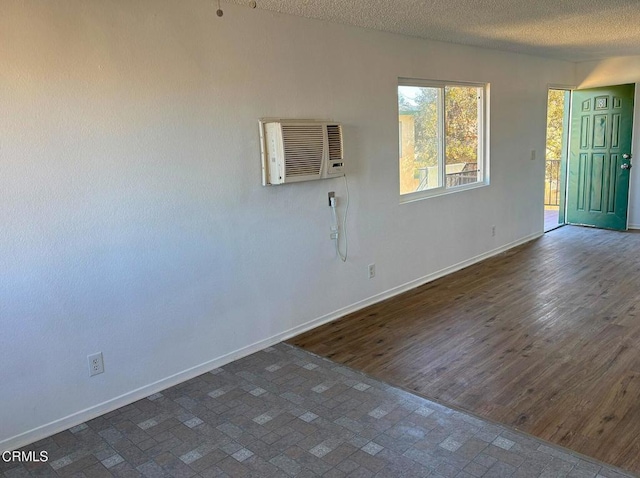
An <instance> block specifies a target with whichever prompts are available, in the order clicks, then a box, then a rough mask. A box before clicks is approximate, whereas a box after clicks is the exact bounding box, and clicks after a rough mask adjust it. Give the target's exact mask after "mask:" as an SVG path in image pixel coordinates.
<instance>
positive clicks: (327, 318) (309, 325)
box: [280, 232, 544, 341]
mask: <svg viewBox="0 0 640 478" xmlns="http://www.w3.org/2000/svg"><path fill="white" fill-rule="evenodd" d="M543 235H544V234H543V233H541V232H538V233H535V234H531V235H529V236H526V237H524V238H522V239H520V240H518V241H514V242H511V243H509V244H505V245H504V246H501V247H499V248H497V249H493V250H491V251H488V252H485V253H483V254H480V255H478V256H475V257H472V258H471V259H467V260H465V261H462V262H458V263H457V264H454V265H452V266H449V267H445V268H444V269H440V270H439V271H437V272H434V273H432V274H427V275H426V276H423V277H419V278H417V279H414V280H412V281H409V282H407V283H405V284H402V285H399V286H397V287H394V288H392V289H389V290H387V291H385V292H381V293H379V294H376V295H374V296H372V297H369V298H367V299H364V300H361V301H359V302H356V303H354V304H352V305H348V306H347V307H343V308H342V309H338V310H336V311H335V312H331V313H330V314H327V315H324V316H322V317H318V318H317V319H313V320H311V321H309V322H306V323H304V324H302V325H299V326H297V327H294V328H293V329H290V330H288V331H286V332H283V333H282V334H280V336H281V339H280V341H282V340H287V339H290V338H291V337H295V336H296V335H300V334H302V333H304V332H308V331H309V330H311V329H314V328H316V327H319V326H320V325H323V324H326V323H328V322H331V321H333V320H336V319H339V318H340V317H343V316H345V315H348V314H351V313H353V312H357V311H358V310H360V309H364V308H365V307H369V306H370V305H373V304H376V303H378V302H382V301H383V300H386V299H389V298H390V297H393V296H395V295H398V294H402V293H403V292H406V291H408V290H411V289H415V288H416V287H420V286H421V285H424V284H426V283H428V282H432V281H434V280H436V279H439V278H441V277H444V276H446V275H448V274H451V273H453V272H456V271H459V270H460V269H464V268H465V267H469V266H471V265H473V264H476V263H478V262H480V261H483V260H485V259H488V258H489V257H493V256H495V255H498V254H500V253H502V252H505V251H508V250H509V249H513V248H514V247H517V246H519V245H521V244H524V243H526V242H529V241H533V240H534V239H538V238H539V237H542V236H543Z"/></svg>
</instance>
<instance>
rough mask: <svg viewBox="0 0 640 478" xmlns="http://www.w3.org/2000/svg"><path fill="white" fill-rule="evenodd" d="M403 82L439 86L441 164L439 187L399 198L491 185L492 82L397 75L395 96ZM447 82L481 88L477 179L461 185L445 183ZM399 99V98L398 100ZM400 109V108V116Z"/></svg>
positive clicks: (439, 161) (403, 201) (413, 84)
mask: <svg viewBox="0 0 640 478" xmlns="http://www.w3.org/2000/svg"><path fill="white" fill-rule="evenodd" d="M400 86H416V87H423V88H438V89H440V90H441V91H440V92H439V93H438V166H439V168H438V169H439V171H440V177H439V178H438V184H439V186H438V187H435V188H430V189H425V190H423V191H415V192H411V193H406V194H399V196H400V202H401V203H405V202H412V201H416V200H420V199H424V198H429V197H434V196H442V195H445V194H451V193H455V192H460V191H467V190H469V189H477V188H481V187H484V186H488V185H489V83H475V82H473V83H472V82H463V81H442V80H425V79H417V78H398V85H397V87H396V98H397V96H398V87H400ZM446 86H462V87H475V88H480V91H481V95H480V98H479V101H478V109H480V110H481V111H480V114H479V115H478V118H479V121H478V123H479V124H478V138H479V140H478V170H479V171H478V176H479V179H478V181H476V182H474V183H470V184H463V185H460V186H452V187H447V185H446V183H447V181H446V165H445V150H446V145H445V114H444V108H445V100H444V94H443V93H444V88H445V87H446ZM396 103H397V101H396ZM399 114H400V112H399V111H398V116H399ZM398 141H399V144H402V138H401V137H399V138H398ZM397 184H398V191H399V188H400V177H398V182H397Z"/></svg>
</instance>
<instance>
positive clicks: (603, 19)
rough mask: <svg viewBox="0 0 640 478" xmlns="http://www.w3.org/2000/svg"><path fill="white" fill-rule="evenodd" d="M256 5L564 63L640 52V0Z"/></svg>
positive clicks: (263, 0) (356, 0)
mask: <svg viewBox="0 0 640 478" xmlns="http://www.w3.org/2000/svg"><path fill="white" fill-rule="evenodd" d="M229 1H230V3H236V4H240V5H246V6H248V5H249V0H229ZM256 2H257V5H258V8H261V9H265V10H271V11H275V12H281V13H287V14H291V15H298V16H302V17H307V18H317V19H322V20H327V21H332V22H338V23H345V24H348V25H355V26H359V27H364V28H372V29H375V30H383V31H388V32H395V33H400V34H404V35H410V36H415V37H420V38H428V39H432V40H441V41H446V42H451V43H461V44H466V45H476V46H481V47H486V48H493V49H498V50H508V51H515V52H521V53H528V54H532V55H538V56H545V57H551V58H557V59H562V60H570V61H587V60H598V59H603V58H608V57H614V56H629V55H640V0H256Z"/></svg>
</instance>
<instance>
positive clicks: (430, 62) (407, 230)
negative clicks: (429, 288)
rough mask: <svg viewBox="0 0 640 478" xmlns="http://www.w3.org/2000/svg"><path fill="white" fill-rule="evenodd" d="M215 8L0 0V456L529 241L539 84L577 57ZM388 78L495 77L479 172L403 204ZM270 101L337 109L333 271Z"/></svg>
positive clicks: (320, 198)
mask: <svg viewBox="0 0 640 478" xmlns="http://www.w3.org/2000/svg"><path fill="white" fill-rule="evenodd" d="M224 10H225V14H224V17H223V18H217V17H216V15H215V6H212V4H211V2H208V1H204V0H185V1H180V2H176V1H174V0H140V1H135V2H131V1H130V0H65V1H62V2H41V1H36V0H25V1H21V2H6V3H4V4H3V12H2V16H1V17H0V111H2V114H1V115H0V225H1V227H0V251H2V253H1V254H0V323H1V325H2V334H0V353H1V355H2V356H1V363H2V367H0V383H1V384H2V387H0V404H1V406H0V423H1V424H2V426H0V448H11V447H14V446H18V445H21V444H24V443H27V442H29V441H32V440H35V439H36V438H40V437H41V436H45V435H47V434H49V433H52V432H53V431H57V430H59V429H63V428H65V427H67V426H71V425H74V424H77V423H79V422H81V421H83V420H84V419H86V418H87V417H90V416H93V415H96V414H98V413H100V412H101V411H104V410H107V409H110V408H114V407H116V406H118V405H122V404H123V403H126V402H128V401H132V400H134V399H136V398H139V397H142V396H145V395H147V394H149V393H152V392H154V391H157V390H159V389H161V388H164V387H166V386H168V385H170V384H172V383H175V382H176V381H178V380H182V379H184V378H187V377H189V376H192V375H194V374H197V373H199V372H203V371H205V370H206V369H208V368H212V367H213V366H214V365H216V364H220V363H223V362H225V361H228V360H230V359H232V358H234V357H237V356H239V355H242V354H246V353H248V352H250V351H252V350H254V349H256V348H260V347H263V346H266V345H267V344H270V343H273V342H275V341H277V340H279V339H280V338H282V337H283V336H287V335H290V334H291V333H293V332H295V331H297V330H302V329H304V328H305V327H308V326H309V325H310V323H312V321H322V320H326V319H328V318H331V317H335V316H338V315H340V314H342V313H344V312H345V311H348V310H352V309H355V308H357V307H359V306H362V305H363V304H366V303H368V302H371V301H372V300H376V298H380V297H383V296H384V295H385V293H393V292H396V291H398V290H401V289H402V287H403V286H405V285H414V284H416V283H420V282H421V281H424V280H426V279H429V278H432V277H434V276H436V275H437V274H439V273H442V272H443V271H447V270H451V269H452V268H455V267H459V266H460V265H461V264H466V263H468V262H469V261H473V260H475V259H477V258H479V257H482V256H484V255H487V254H491V253H492V252H495V251H497V250H501V249H503V248H505V247H508V246H510V245H512V244H514V243H518V242H520V241H523V240H525V239H527V238H531V237H535V236H536V235H538V234H540V233H541V231H542V221H543V220H542V207H541V204H542V197H543V191H542V184H543V174H544V171H543V170H544V165H543V156H544V155H543V151H544V142H545V126H544V123H545V114H546V103H545V102H546V93H547V85H548V84H549V83H554V84H571V83H573V82H574V81H575V77H574V74H575V65H573V64H570V63H564V62H557V61H551V60H545V59H540V58H536V57H531V56H524V55H516V54H509V53H501V52H497V51H488V50H481V49H475V48H468V47H463V46H455V45H449V44H443V43H436V42H428V41H423V40H418V39H414V38H407V37H401V36H397V35H391V34H385V33H381V32H376V31H367V30H363V29H357V28H352V27H347V26H343V25H335V24H329V23H324V22H320V21H312V20H304V19H300V18H295V17H288V16H282V15H278V14H273V13H268V12H265V11H260V10H250V9H248V8H243V7H237V6H232V5H224ZM398 77H420V78H427V79H443V80H461V81H474V82H490V84H491V93H490V95H491V185H490V186H489V187H484V188H480V189H475V190H471V191H466V192H463V193H458V194H451V195H447V196H443V197H438V198H431V199H428V200H423V201H418V202H413V203H409V204H402V205H400V204H399V197H398V165H397V151H398V146H397V132H398V128H397V107H396V101H397V100H396V85H397V78H398ZM264 116H282V117H305V118H323V119H333V120H337V121H341V122H343V124H344V128H345V151H346V162H347V163H348V170H349V175H348V176H349V187H350V190H351V211H350V215H349V259H348V261H347V263H345V264H343V263H342V262H341V261H340V260H339V259H337V258H336V257H335V252H334V249H333V244H332V242H331V241H330V240H329V222H330V211H329V208H328V207H327V192H328V191H330V190H335V191H336V192H337V195H338V197H339V199H340V200H343V199H344V186H343V182H342V180H341V179H335V180H329V181H323V182H315V183H306V184H297V185H286V186H280V187H271V188H264V187H262V186H260V161H259V143H258V129H257V121H258V118H260V117H264ZM531 149H536V150H537V153H538V154H537V157H538V159H537V161H530V160H529V159H528V158H529V156H530V150H531ZM491 225H496V232H497V233H496V237H491V232H490V231H491ZM371 262H375V263H376V269H377V276H376V277H375V279H373V280H368V279H367V265H368V264H369V263H371ZM97 351H102V352H103V353H104V359H105V370H106V371H105V373H104V374H102V375H99V376H96V377H93V378H89V377H88V367H87V360H86V356H87V354H90V353H93V352H97Z"/></svg>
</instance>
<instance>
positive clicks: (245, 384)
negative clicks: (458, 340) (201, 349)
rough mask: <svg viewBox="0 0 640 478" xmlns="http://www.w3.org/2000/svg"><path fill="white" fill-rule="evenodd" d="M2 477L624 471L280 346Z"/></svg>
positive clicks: (62, 443)
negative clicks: (40, 460) (46, 458)
mask: <svg viewBox="0 0 640 478" xmlns="http://www.w3.org/2000/svg"><path fill="white" fill-rule="evenodd" d="M24 450H26V451H41V450H46V451H47V452H48V455H49V460H48V461H47V462H46V463H45V462H41V463H3V462H2V461H0V475H2V476H4V477H6V478H17V477H28V476H34V477H35V476H54V477H56V476H64V477H78V478H81V477H86V478H91V477H109V476H115V477H149V478H154V477H176V478H180V477H184V478H190V477H226V476H231V477H251V476H255V477H286V476H298V477H313V476H323V477H342V476H352V477H369V476H377V477H393V478H399V477H432V478H436V477H460V478H472V477H521V478H525V477H573V478H587V477H599V478H603V477H606V478H618V477H623V476H631V475H625V474H623V473H622V472H621V471H620V470H615V469H613V468H610V467H607V466H602V465H601V464H599V463H596V462H593V461H591V460H589V459H587V458H585V457H580V456H577V455H575V454H573V453H572V452H570V451H567V450H563V449H560V448H558V447H555V446H552V445H549V444H547V443H545V442H543V441H540V440H537V439H533V438H531V437H529V436H525V435H522V434H520V433H516V432H514V431H511V430H508V429H507V428H505V427H503V426H499V425H496V424H492V423H488V422H485V421H482V420H479V419H477V418H475V417H472V416H470V415H467V414H465V413H461V412H457V411H454V410H451V409H449V408H446V407H443V406H441V405H438V404H436V403H433V402H430V401H428V400H425V399H422V398H420V397H417V396H415V395H413V394H411V393H408V392H405V391H403V390H400V389H398V388H395V387H391V386H389V385H387V384H385V383H382V382H380V381H378V380H374V379H372V378H370V377H368V376H365V375H363V374H361V373H359V372H356V371H354V370H351V369H348V368H346V367H344V366H340V365H337V364H335V363H333V362H331V361H329V360H327V359H323V358H320V357H317V356H315V355H312V354H310V353H308V352H305V351H303V350H300V349H297V348H295V347H292V346H289V345H286V344H279V345H277V346H275V347H271V348H268V349H266V350H263V351H261V352H258V353H255V354H253V355H251V356H249V357H246V358H244V359H241V360H238V361H236V362H233V363H230V364H228V365H226V366H224V367H223V368H220V369H216V370H213V371H212V372H210V373H206V374H204V375H201V376H199V377H196V378H194V379H192V380H189V381H187V382H184V383H182V384H180V385H177V386H175V387H172V388H169V389H167V390H165V391H163V392H162V393H157V394H155V395H152V396H150V397H147V398H146V399H144V400H140V401H138V402H136V403H133V404H131V405H128V406H125V407H122V408H120V409H118V410H115V411H113V412H111V413H108V414H106V415H103V416H101V417H99V418H96V419H94V420H91V421H89V422H87V423H83V424H81V425H78V426H76V427H73V428H71V429H70V430H67V431H64V432H62V433H58V434H57V435H54V436H52V437H49V438H46V439H44V440H41V441H39V442H37V443H34V444H32V445H30V446H28V447H25V448H24Z"/></svg>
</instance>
